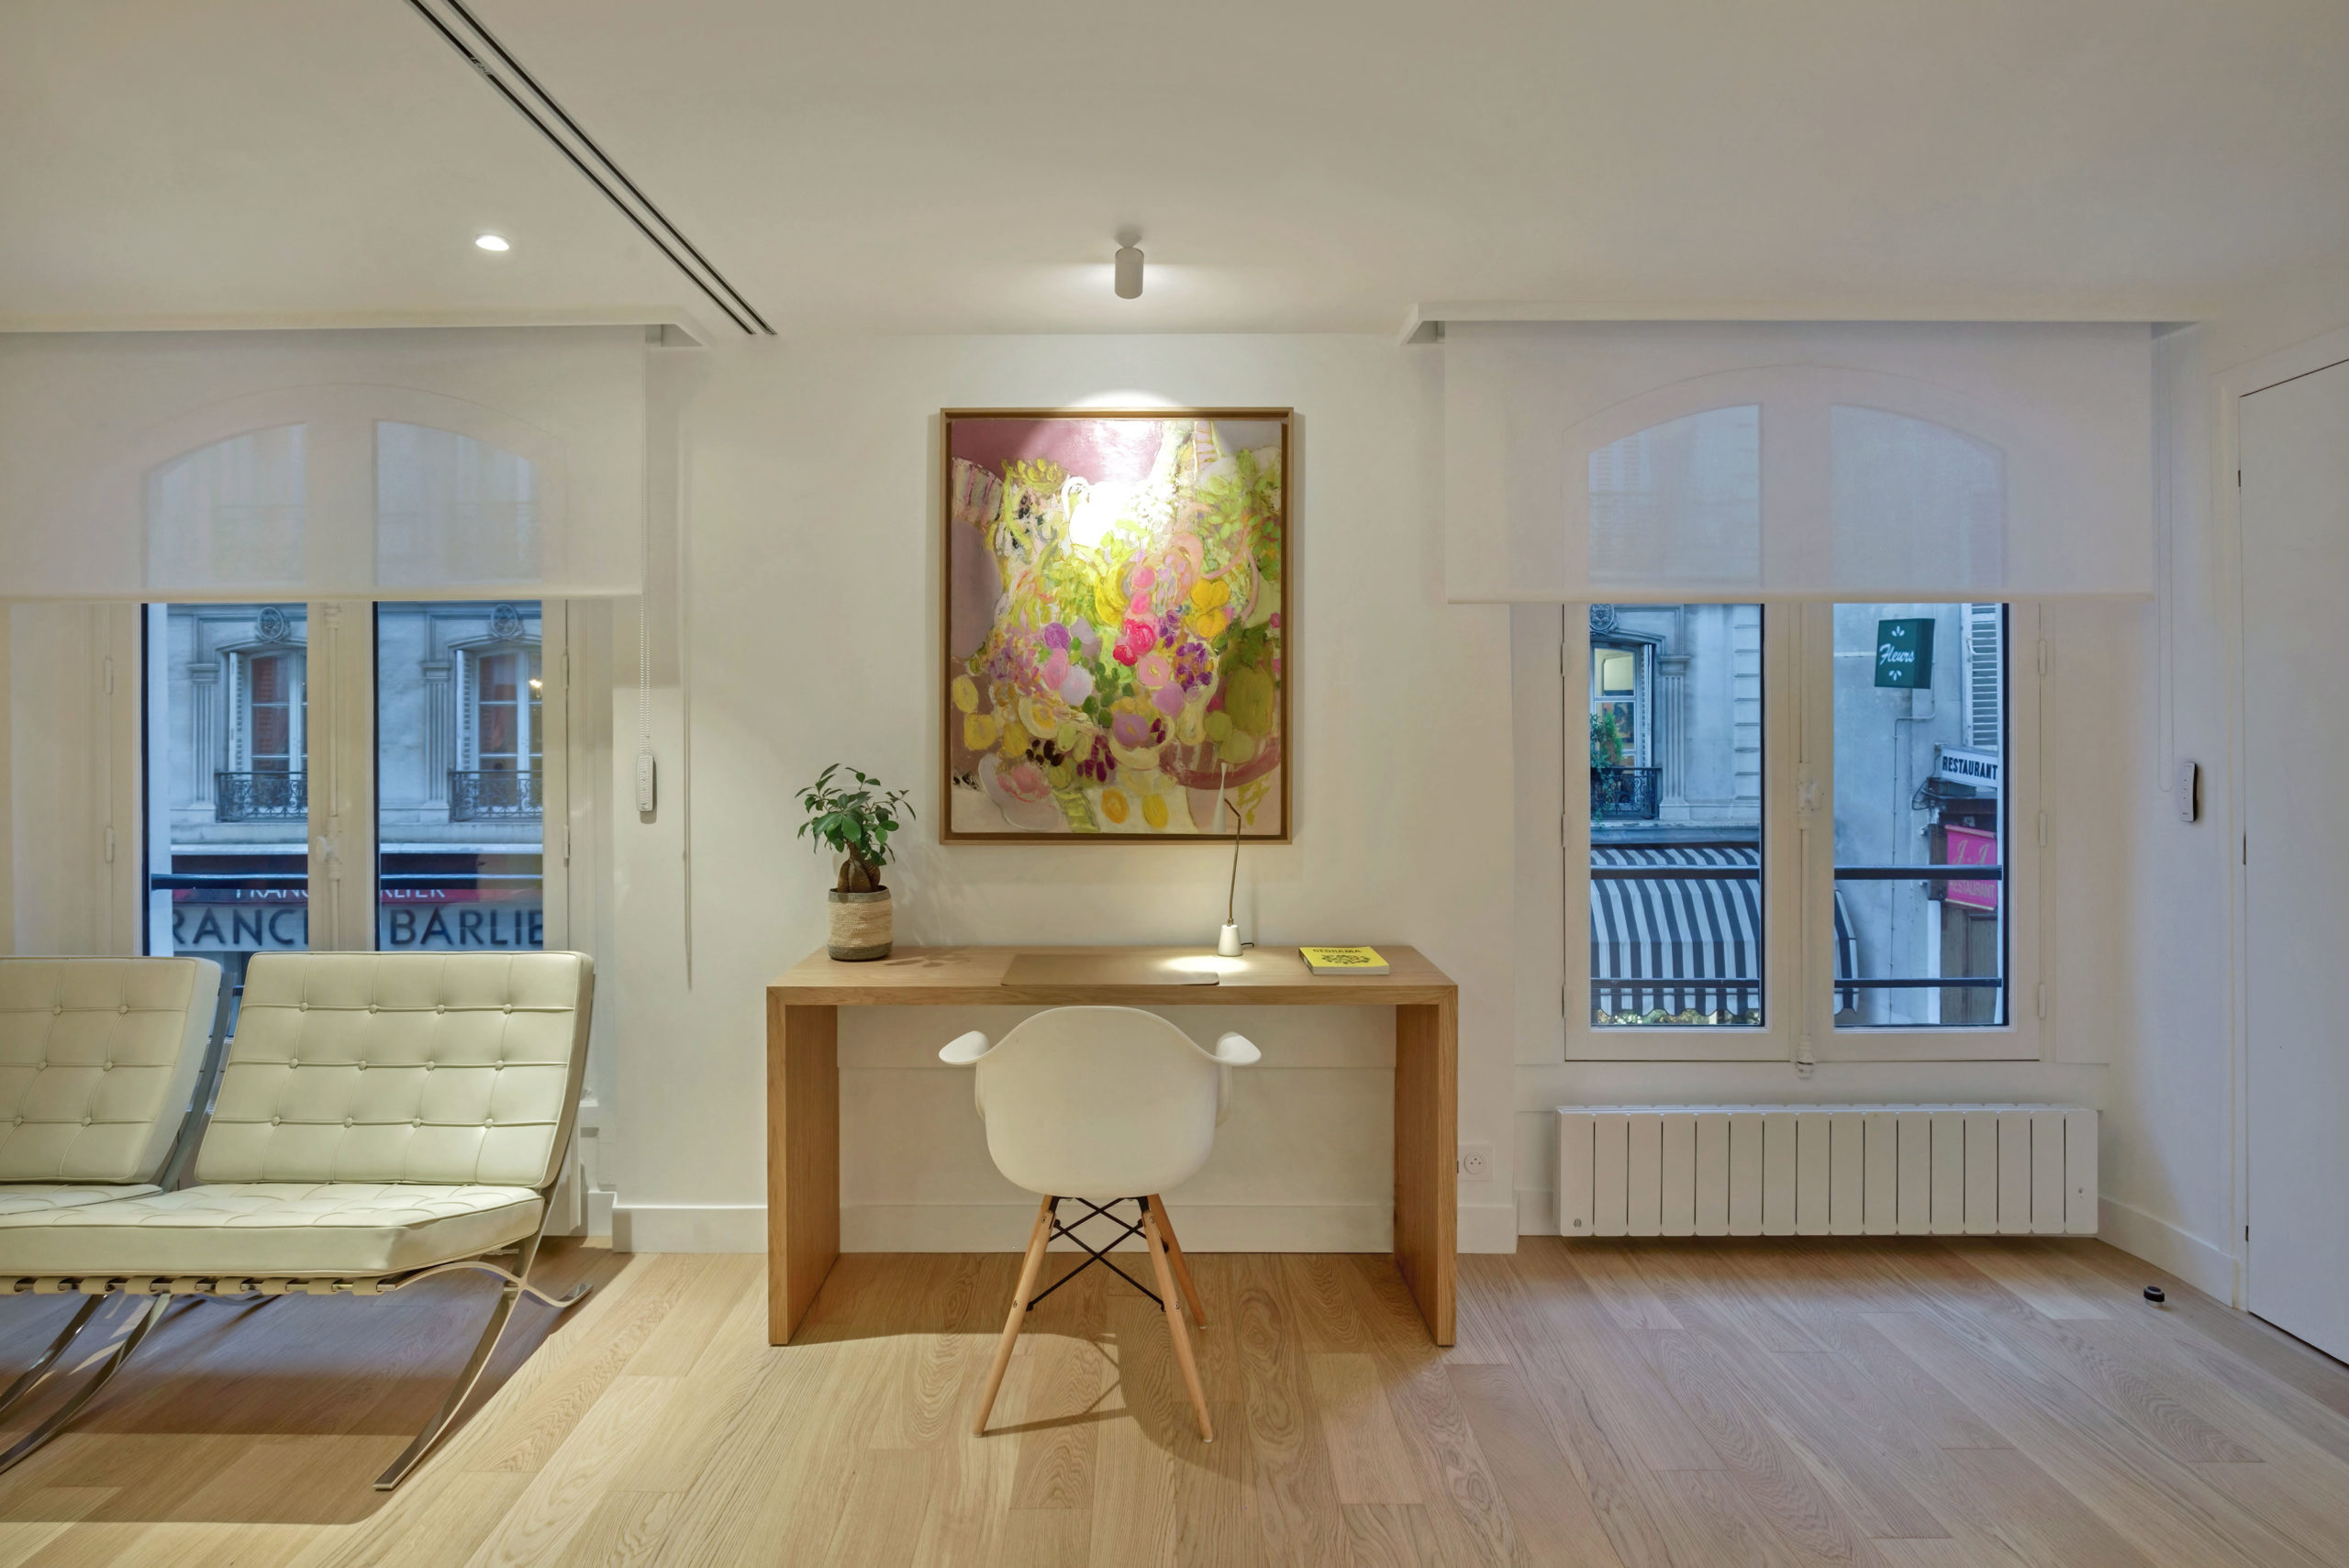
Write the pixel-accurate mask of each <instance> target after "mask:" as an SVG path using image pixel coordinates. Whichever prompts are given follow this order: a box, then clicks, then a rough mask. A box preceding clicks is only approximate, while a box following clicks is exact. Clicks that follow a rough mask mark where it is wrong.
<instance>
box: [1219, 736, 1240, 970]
mask: <svg viewBox="0 0 2349 1568" xmlns="http://www.w3.org/2000/svg"><path fill="white" fill-rule="evenodd" d="M1223 775H1224V770H1223V769H1221V768H1218V769H1217V770H1216V778H1215V808H1216V810H1217V811H1219V812H1220V811H1224V810H1226V809H1229V810H1230V813H1231V885H1230V887H1228V888H1226V889H1225V890H1224V895H1223V929H1222V930H1221V931H1219V932H1218V933H1217V935H1216V939H1215V951H1216V954H1217V956H1218V957H1219V958H1238V957H1239V956H1240V948H1241V942H1240V923H1239V920H1238V919H1237V918H1236V917H1235V914H1234V911H1235V910H1236V909H1237V908H1238V907H1239V903H1240V829H1241V826H1242V823H1241V816H1240V807H1239V806H1238V805H1236V804H1232V805H1229V806H1227V803H1226V802H1225V800H1224V795H1223Z"/></svg>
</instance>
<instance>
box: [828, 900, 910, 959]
mask: <svg viewBox="0 0 2349 1568" xmlns="http://www.w3.org/2000/svg"><path fill="white" fill-rule="evenodd" d="M824 896H825V897H826V898H827V899H829V900H830V903H831V917H832V935H831V953H832V956H833V957H834V958H836V959H839V960H840V961H841V962H843V963H864V962H870V961H872V960H874V959H876V958H886V957H888V956H889V949H890V948H891V947H892V946H894V945H895V944H896V915H895V912H894V911H893V910H892V908H891V907H890V904H889V890H888V889H887V888H885V887H883V888H877V889H875V890H874V891H873V892H871V893H842V892H841V890H840V889H838V888H834V889H832V890H831V891H830V892H829V893H827V894H826V895H824Z"/></svg>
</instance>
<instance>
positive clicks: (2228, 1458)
mask: <svg viewBox="0 0 2349 1568" xmlns="http://www.w3.org/2000/svg"><path fill="white" fill-rule="evenodd" d="M1192 1262H1193V1264H1194V1267H1195V1268H1196V1269H1197V1274H1198V1281H1199V1286H1200V1289H1201V1292H1202V1294H1203V1295H1204V1296H1205V1297H1206V1308H1207V1313H1208V1319H1209V1322H1210V1325H1211V1326H1210V1327H1209V1328H1208V1329H1207V1330H1206V1332H1205V1333H1203V1334H1202V1335H1200V1336H1199V1340H1198V1344H1199V1350H1200V1363H1201V1364H1200V1373H1201V1376H1202V1378H1203V1380H1204V1382H1205V1385H1206V1391H1207V1398H1208V1407H1209V1409H1210V1411H1211V1413H1212V1415H1213V1417H1214V1419H1215V1424H1216V1430H1217V1432H1218V1434H1219V1435H1218V1440H1217V1441H1216V1442H1215V1443H1214V1444H1213V1445H1211V1446H1208V1445H1202V1444H1201V1443H1200V1442H1199V1441H1198V1439H1197V1432H1196V1429H1195V1428H1194V1427H1193V1425H1192V1421H1191V1417H1190V1412H1189V1407H1188V1404H1187V1402H1186V1397H1185V1396H1184V1392H1183V1385H1182V1381H1181V1377H1180V1373H1179V1371H1178V1369H1177V1368H1176V1366H1175V1361H1174V1357H1173V1354H1172V1352H1171V1351H1170V1350H1169V1348H1168V1344H1167V1340H1166V1332H1165V1326H1164V1323H1163V1319H1161V1318H1160V1317H1159V1316H1158V1314H1157V1311H1156V1309H1155V1308H1154V1307H1152V1305H1151V1304H1150V1303H1149V1302H1148V1301H1147V1300H1145V1299H1143V1298H1142V1297H1141V1296H1139V1295H1137V1294H1135V1293H1133V1292H1132V1291H1130V1290H1128V1289H1126V1288H1125V1287H1124V1286H1123V1285H1122V1284H1117V1282H1115V1281H1114V1280H1111V1279H1109V1278H1108V1275H1106V1274H1105V1273H1103V1272H1102V1271H1100V1270H1094V1271H1092V1272H1091V1273H1087V1274H1086V1275H1085V1277H1084V1278H1083V1279H1082V1280H1080V1281H1078V1282H1076V1283H1075V1284H1072V1285H1070V1286H1069V1287H1068V1288H1067V1289H1065V1290H1062V1291H1060V1292H1057V1293H1055V1294H1054V1295H1053V1296H1052V1297H1051V1298H1050V1299H1049V1300H1047V1301H1046V1302H1045V1303H1044V1304H1043V1305H1042V1306H1041V1307H1039V1308H1038V1309H1037V1310H1036V1312H1035V1314H1034V1317H1033V1318H1032V1319H1031V1321H1030V1327H1029V1329H1028V1331H1027V1332H1026V1334H1025V1335H1023V1337H1022V1339H1021V1340H1020V1345H1019V1352H1018V1354H1017V1355H1016V1356H1015V1357H1014V1358H1013V1361H1012V1365H1011V1370H1010V1373H1009V1374H1008V1377H1007V1379H1006V1381H1005V1384H1004V1389H1003V1394H1002V1396H1001V1397H1000V1399H999V1400H998V1401H997V1404H996V1417H995V1421H994V1426H993V1429H991V1431H990V1433H989V1435H988V1436H986V1437H985V1438H980V1439H974V1438H973V1437H971V1436H970V1435H969V1431H968V1424H969V1419H970V1414H971V1411H972V1408H973V1407H974V1401H975V1399H976V1397H977V1393H978V1389H979V1386H980V1385H981V1384H982V1382H983V1381H984V1379H985V1374H986V1369H987V1362H988V1356H989V1353H990V1351H991V1349H992V1344H993V1340H994V1337H995V1334H996V1329H997V1328H998V1327H999V1325H1000V1322H1001V1313H1002V1310H1003V1305H1004V1303H1005V1302H1007V1301H1008V1299H1009V1296H1010V1291H1011V1286H1012V1281H1013V1275H1014V1272H1015V1270H1016V1267H1017V1264H1018V1259H1016V1258H1014V1257H1011V1256H1008V1255H1005V1256H992V1255H988V1256H978V1255H919V1256H889V1257H884V1256H870V1255H851V1256H848V1257H844V1258H842V1259H841V1262H840V1265H839V1267H838V1269H837V1270H836V1272H835V1273H833V1275H832V1277H831V1279H830V1281H829V1283H828V1284H826V1286H825V1288H824V1291H823V1293H822V1295H821V1296H819V1297H818V1301H817V1303H816V1305H815V1307H814V1308H813V1310H812V1312H811V1314H810V1316H809V1318H808V1320H807V1326H806V1329H805V1331H804V1334H803V1337H802V1340H800V1342H797V1343H795V1344H793V1345H792V1346H790V1347H788V1348H785V1349H780V1350H778V1349H774V1348H771V1347H769V1346H768V1345H767V1344H766V1342H765V1328H766V1298H765V1291H764V1287H763V1284H762V1267H763V1260H761V1259H758V1258H755V1257H741V1256H723V1257H707V1256H694V1257H687V1256H651V1255H647V1256H638V1257H626V1256H620V1257H616V1256H614V1255H612V1254H610V1253H608V1252H604V1251H595V1250H592V1249H585V1248H580V1247H576V1246H570V1247H564V1248H558V1249H555V1250H553V1251H551V1254H550V1261H549V1264H548V1267H549V1269H550V1272H551V1273H552V1274H553V1276H554V1277H555V1278H556V1279H557V1281H558V1282H567V1281H568V1280H571V1279H576V1278H592V1279H595V1280H596V1281H598V1282H599V1283H600V1288H599V1289H598V1290H597V1291H596V1294H595V1295H594V1296H591V1297H590V1298H589V1300H588V1302H587V1303H586V1304H585V1305H584V1306H583V1307H580V1308H578V1309H577V1310H576V1311H574V1312H573V1313H572V1314H570V1315H569V1316H567V1317H564V1318H555V1317H554V1315H553V1314H551V1313H548V1312H545V1311H543V1310H542V1309H539V1308H534V1307H525V1308H524V1317H523V1318H520V1319H518V1321H520V1322H522V1323H523V1324H524V1326H525V1328H526V1329H527V1332H526V1333H525V1334H524V1336H523V1338H522V1342H520V1343H518V1344H517V1345H514V1346H512V1347H510V1348H509V1350H508V1351H507V1353H506V1354H505V1355H503V1356H502V1357H501V1358H500V1362H499V1364H498V1366H497V1367H496V1368H495V1370H494V1373H493V1383H494V1385H495V1386H494V1390H493V1391H492V1392H490V1393H489V1394H488V1395H487V1396H485V1397H484V1399H483V1400H482V1401H480V1402H479V1403H478V1404H477V1406H476V1407H475V1409H474V1411H473V1415H472V1417H471V1418H470V1419H469V1420H468V1422H467V1423H466V1425H465V1426H464V1427H463V1429H462V1430H461V1431H459V1432H458V1433H457V1434H456V1435H455V1437H454V1438H452V1439H451V1440H450V1441H449V1442H448V1443H446V1444H445V1445H443V1447H442V1449H441V1451H440V1452H439V1453H437V1454H436V1455H434V1456H433V1457H432V1458H431V1459H430V1460H429V1461H428V1462H427V1463H426V1465H425V1466H424V1468H423V1469H422V1470H420V1471H419V1472H418V1473H417V1474H416V1475H415V1476H414V1477H413V1478H411V1479H410V1480H409V1482H408V1483H407V1485H406V1486H405V1487H403V1488H402V1489H401V1490H400V1491H399V1492H397V1493H395V1494H394V1495H392V1496H390V1497H388V1498H386V1497H384V1496H380V1495H378V1494H376V1493H374V1492H373V1491H372V1490H370V1488H369V1485H368V1484H369V1481H370V1480H371V1478H372V1477H373V1475H374V1474H375V1473H376V1472H377V1471H378V1470H379V1469H381V1468H382V1466H383V1465H384V1464H385V1463H386V1462H389V1461H390V1459H391V1458H392V1456H393V1455H394V1454H395V1453H396V1452H397V1451H399V1449H400V1448H401V1447H402V1445H403V1444H404V1443H405V1442H406V1440H407V1438H408V1437H409V1436H410V1435H411V1434H412V1432H413V1431H414V1429H416V1427H417V1425H418V1424H420V1423H421V1421H422V1420H423V1419H424V1418H425V1416H426V1415H427V1414H428V1413H429V1410H430V1408H431V1407H433V1405H434V1404H435V1403H436V1402H437V1400H438V1399H439V1398H440V1394H441V1391H442V1390H443V1388H444V1387H445V1380H446V1379H447V1377H448V1376H449V1375H450V1374H451V1373H452V1372H453V1371H454V1370H455V1368H456V1365H457V1363H458V1362H460V1361H461V1360H462V1357H463V1355H464V1353H465V1351H466V1350H467V1349H468V1348H469V1347H470V1345H471V1342H472V1339H473V1332H474V1326H475V1325H476V1324H477V1323H478V1322H479V1318H480V1314H481V1313H482V1312H483V1311H484V1309H485V1307H486V1302H487V1296H488V1286H487V1284H486V1282H473V1281H462V1280H450V1281H436V1282H433V1283H432V1284H430V1285H428V1286H425V1287H419V1288H418V1289H417V1290H416V1291H414V1292H412V1293H410V1294H408V1295H406V1296H398V1297H391V1298H384V1299H378V1300H352V1299H347V1298H346V1299H331V1300H319V1301H313V1300H306V1299H289V1300H283V1301H280V1302H277V1303H274V1304H273V1305H271V1306H269V1307H264V1308H260V1309H258V1310H256V1309H253V1308H250V1307H237V1306H233V1305H228V1304H221V1303H200V1304H192V1305H187V1306H183V1307H177V1308H175V1309H174V1311H173V1316H172V1317H171V1318H168V1319H167V1320H166V1322H165V1323H164V1325H163V1327H162V1328H161V1329H159V1330H158V1331H157V1333H156V1335H155V1337H154V1339H153V1340H152V1341H150V1344H149V1346H148V1347H147V1348H146V1350H145V1351H144V1352H143V1353H142V1355H141V1357H140V1359H139V1362H135V1363H134V1364H133V1366H132V1368H131V1369H130V1371H128V1373H126V1374H125V1376H124V1378H123V1379H122V1380H121V1381H120V1382H118V1383H117V1385H115V1387H114V1388H113V1389H111V1390H109V1391H108V1393H107V1395H106V1396H105V1397H104V1398H102V1399H101V1400H100V1401H99V1402H98V1403H96V1404H95V1405H94V1406H93V1407H91V1408H90V1410H89V1411H87V1412H86V1413H85V1415H84V1418H83V1422H82V1423H81V1425H80V1427H79V1428H78V1429H75V1430H73V1431H72V1432H71V1433H70V1434H69V1435H67V1436H65V1437H63V1438H61V1439H60V1440H58V1441H56V1442H55V1443H53V1444H52V1445H51V1446H50V1448H49V1449H47V1450H46V1451H43V1452H42V1453H40V1454H39V1455H38V1456H36V1457H35V1458H34V1459H33V1460H32V1461H31V1462H28V1463H27V1464H26V1465H24V1466H22V1467H21V1468H19V1469H18V1470H17V1471H16V1472H15V1473H11V1474H9V1475H8V1476H6V1477H5V1478H0V1568H16V1565H18V1564H63V1563H113V1562H136V1563H146V1562H155V1563H165V1562H168V1563H173V1564H217V1565H228V1564H236V1565H239V1568H288V1565H298V1568H360V1565H382V1568H393V1565H396V1564H434V1565H441V1564H450V1565H456V1564H475V1565H481V1568H491V1565H518V1564H528V1563H578V1564H613V1565H619V1564H654V1563H681V1564H682V1563H691V1564H696V1565H701V1564H708V1565H722V1564H732V1563H746V1564H747V1563H761V1564H764V1563H775V1562H783V1563H794V1564H796V1563H807V1564H819V1565H820V1564H834V1563H838V1564H855V1565H858V1568H864V1565H868V1564H870V1565H874V1568H898V1565H912V1564H941V1565H943V1564H953V1565H957V1568H961V1565H966V1564H968V1565H983V1564H996V1563H999V1564H1005V1565H1007V1568H1011V1565H1017V1568H1030V1565H1045V1568H1050V1565H1055V1564H1101V1565H1105V1568H1108V1565H1116V1568H1126V1565H1128V1564H1163V1565H1168V1568H1173V1565H1180V1564H1217V1565H1225V1564H1238V1565H1252V1564H1263V1565H1264V1568H1287V1565H1288V1564H1313V1565H1327V1568H1346V1565H1353V1568H1373V1565H1376V1568H1413V1565H1419V1568H1424V1565H1428V1564H1435V1563H1461V1564H1484V1563H1494V1564H1501V1563H1523V1564H1553V1563H1555V1564H1596V1565H1606V1564H1621V1565H1623V1568H1654V1565H1661V1564H1714V1563H1727V1564H1748V1563H1756V1564H1783V1565H1797V1564H1813V1563H1822V1562H1832V1563H1843V1564H1855V1565H1870V1568H1875V1565H1885V1568H1974V1565H1976V1564H1996V1565H1998V1568H2015V1565H2019V1564H2021V1565H2034V1568H2101V1565H2106V1564H2112V1565H2126V1568H2167V1565H2176V1568H2211V1565H2216V1564H2230V1563H2237V1564H2245V1565H2253V1568H2304V1565H2315V1564H2341V1565H2343V1568H2349V1368H2344V1367H2343V1365H2342V1364H2340V1363H2338V1362H2332V1361H2330V1360H2328V1359H2327V1358H2325V1357H2323V1356H2321V1355H2318V1354H2317V1353H2315V1352H2314V1351H2310V1350H2308V1349H2307V1348H2305V1347H2303V1346H2301V1345H2299V1343H2297V1342H2296V1341H2294V1340H2290V1339H2288V1338H2287V1337H2286V1336H2284V1335H2281V1334H2279V1333H2277V1332H2276V1331H2275V1330H2273V1329H2268V1328H2266V1326H2265V1325H2263V1324H2260V1323H2258V1322H2257V1321H2255V1320H2254V1319H2252V1318H2245V1317H2243V1316H2242V1315H2240V1314H2237V1313H2233V1312H2231V1311H2229V1310H2227V1309H2226V1308H2224V1307H2221V1306H2219V1305H2218V1304H2216V1303H2214V1302H2211V1301H2210V1300H2209V1299H2208V1298H2207V1297H2204V1296H2199V1295H2198V1294H2197V1293H2195V1292H2193V1291H2192V1290H2191V1289H2189V1288H2188V1286H2186V1285H2185V1284H2183V1283H2182V1282H2180V1281H2177V1280H2174V1279H2170V1278H2167V1277H2166V1276H2165V1275H2163V1274H2161V1273H2159V1272H2158V1271H2155V1270H2154V1269H2152V1268H2151V1267H2150V1266H2148V1265H2146V1264H2144V1263H2141V1262H2137V1261H2136V1260H2134V1259H2132V1258H2129V1257H2127V1256H2125V1255H2124V1254H2122V1253H2121V1252H2118V1251H2114V1250H2112V1249H2111V1248H2109V1247H2106V1246H2104V1245H2102V1244H2101V1243H2098V1242H2093V1241H2085V1242H2084V1241H2053V1240H2047V1241H2040V1240H2014V1241H2005V1240H1966V1241H1964V1242H1955V1241H1951V1242H1941V1241H1933V1240H1922V1239H1919V1240H1882V1241H1878V1240H1866V1241H1863V1240H1856V1239H1835V1240H1824V1239H1822V1240H1787V1241H1717V1240H1709V1241H1675V1242H1598V1241H1583V1242H1576V1243H1575V1244H1573V1245H1572V1246H1571V1247H1570V1246H1568V1245H1567V1244H1566V1243H1564V1242H1562V1241H1559V1240H1554V1239H1541V1238H1529V1239H1527V1240H1525V1241H1524V1243H1523V1245H1522V1250H1521V1251H1520V1252H1519V1253H1518V1254H1517V1255H1516V1256H1514V1257H1473V1256H1472V1257H1466V1258H1463V1259H1462V1260H1461V1288H1460V1343H1459V1344H1458V1345H1457V1346H1456V1347H1455V1348H1453V1350H1450V1351H1439V1350H1437V1349H1436V1348H1435V1347H1433V1346H1431V1345H1430V1344H1429V1343H1428V1341H1427V1337H1426V1334H1425V1332H1424V1331H1423V1329H1421V1327H1420V1323H1419V1315H1418V1313H1417V1311H1416V1309H1415V1308H1414V1307H1413V1306H1412V1303H1411V1300H1410V1297H1409V1295H1408V1292H1407V1291H1406V1290H1405V1288H1404V1286H1403V1283H1402V1281H1401V1279H1400V1278H1399V1277H1398V1276H1397V1273H1396V1272H1395V1269H1394V1266H1393V1264H1392V1263H1391V1262H1388V1261H1387V1260H1386V1259H1384V1258H1375V1257H1323V1256H1314V1257H1305V1256H1264V1255H1239V1254H1232V1255H1215V1254H1208V1255H1195V1256H1194V1257H1193V1260H1192ZM1068 1266H1069V1264H1068V1260H1067V1259H1066V1258H1064V1257H1063V1256H1061V1255H1059V1254H1055V1255H1054V1257H1053V1260H1052V1266H1051V1269H1050V1270H1049V1271H1048V1272H1050V1273H1052V1274H1054V1275H1055V1276H1056V1275H1057V1273H1059V1271H1061V1270H1063V1269H1065V1268H1066V1267H1068ZM2149 1283H2160V1284H2164V1285H2165V1287H2166V1288H2167V1290H2168V1292H2169V1296H2170V1304H2169V1305H2168V1306H2167V1307H2153V1306H2150V1305H2148V1304H2147V1303H2145V1302H2144V1301H2143V1299H2142V1298H2141V1296H2140V1292H2141V1290H2142V1288H2143V1286H2144V1285H2145V1284H2149ZM1109 1285H1116V1288H1115V1289H1110V1288H1108V1286H1109ZM71 1307H72V1302H71V1301H61V1300H58V1299H55V1298H47V1299H37V1298H27V1297H17V1298H12V1299H9V1300H6V1301H0V1374H5V1373H6V1369H8V1368H11V1367H14V1366H19V1365H22V1364H23V1363H24V1362H26V1361H27V1360H28V1359H29V1358H30V1356H31V1355H32V1354H33V1353H34V1351H36V1350H37V1349H38V1347H39V1345H40V1344H41V1343H42V1342H44V1341H45V1340H46V1338H47V1336H48V1334H49V1333H50V1332H52V1331H53V1330H54V1329H55V1327H56V1326H57V1325H58V1324H60V1323H61V1322H62V1320H63V1316H64V1314H65V1312H67V1311H68V1310H70V1309H71Z"/></svg>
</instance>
